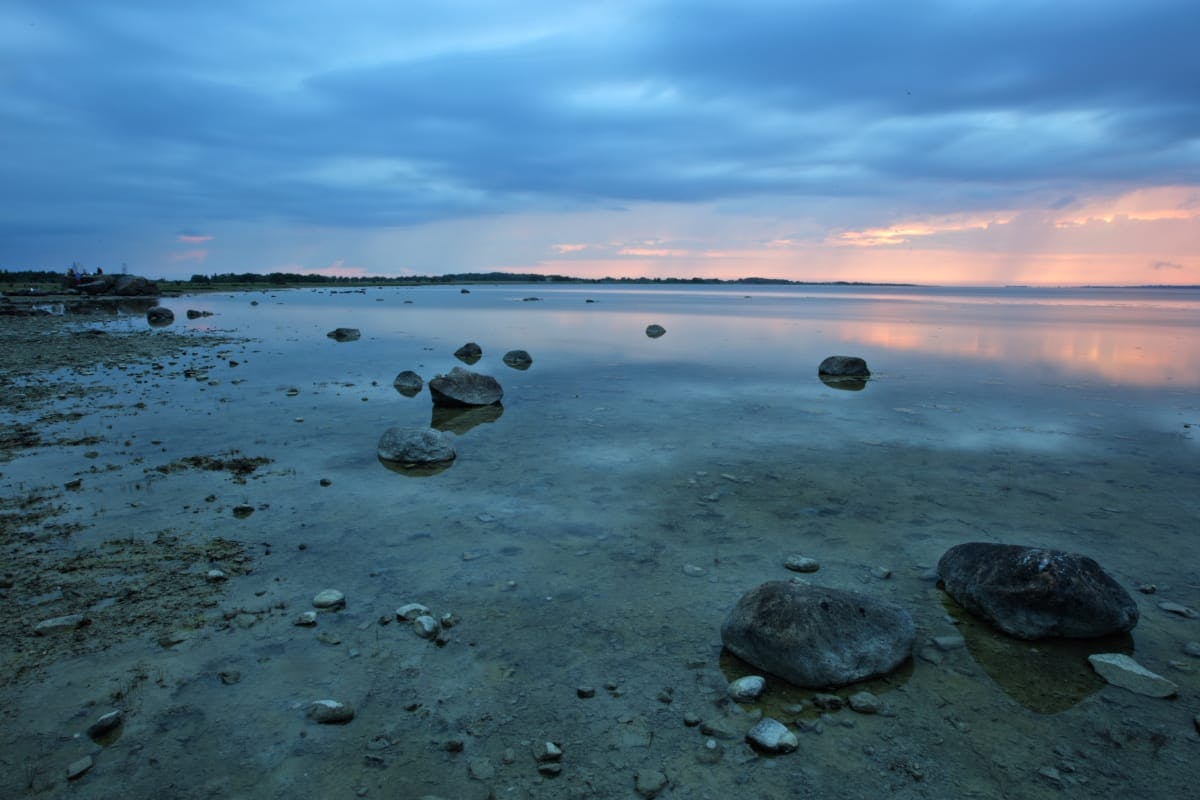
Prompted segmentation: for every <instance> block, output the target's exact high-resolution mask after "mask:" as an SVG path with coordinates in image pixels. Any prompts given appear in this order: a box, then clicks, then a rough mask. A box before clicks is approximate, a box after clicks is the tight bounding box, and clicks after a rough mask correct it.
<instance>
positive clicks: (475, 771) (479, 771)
mask: <svg viewBox="0 0 1200 800" xmlns="http://www.w3.org/2000/svg"><path fill="white" fill-rule="evenodd" d="M467 772H468V773H470V775H471V777H472V778H474V779H475V780H477V781H490V780H491V779H492V778H494V777H496V768H495V767H494V766H492V762H490V761H488V760H487V759H486V758H472V759H468V761H467Z"/></svg>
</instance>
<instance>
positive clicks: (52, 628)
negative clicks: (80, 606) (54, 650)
mask: <svg viewBox="0 0 1200 800" xmlns="http://www.w3.org/2000/svg"><path fill="white" fill-rule="evenodd" d="M89 622H90V620H89V619H88V618H87V617H85V616H84V615H83V614H66V615H64V616H61V617H51V618H50V619H44V620H42V621H41V622H39V623H37V624H35V625H34V626H33V632H34V633H36V634H37V635H38V636H45V635H47V634H51V633H61V632H63V631H73V630H75V629H76V628H82V627H83V626H84V625H87V624H89Z"/></svg>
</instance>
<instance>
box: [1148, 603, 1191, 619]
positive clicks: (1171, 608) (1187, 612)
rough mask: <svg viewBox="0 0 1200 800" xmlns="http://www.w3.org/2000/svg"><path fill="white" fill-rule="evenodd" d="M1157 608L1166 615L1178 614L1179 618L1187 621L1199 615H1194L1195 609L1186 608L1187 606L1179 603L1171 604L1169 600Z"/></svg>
mask: <svg viewBox="0 0 1200 800" xmlns="http://www.w3.org/2000/svg"><path fill="white" fill-rule="evenodd" d="M1158 607H1159V608H1161V609H1162V610H1163V611H1166V612H1167V613H1168V614H1178V615H1179V616H1181V617H1187V618H1188V619H1196V618H1197V617H1200V614H1197V613H1196V609H1194V608H1188V607H1187V606H1185V605H1180V604H1179V603H1172V602H1171V601H1170V600H1164V601H1163V602H1161V603H1159V604H1158Z"/></svg>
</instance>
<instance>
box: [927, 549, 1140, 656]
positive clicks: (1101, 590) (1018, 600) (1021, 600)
mask: <svg viewBox="0 0 1200 800" xmlns="http://www.w3.org/2000/svg"><path fill="white" fill-rule="evenodd" d="M938 574H939V575H940V576H941V578H942V582H943V584H944V585H945V588H946V592H947V593H948V594H949V595H950V596H951V597H953V598H954V599H955V600H956V601H958V603H959V604H961V605H962V606H963V607H964V608H966V609H967V610H968V611H970V612H971V613H973V614H976V615H978V616H980V617H983V618H984V619H986V620H988V621H989V622H991V623H992V624H993V625H995V626H996V627H997V628H999V629H1000V630H1002V631H1004V632H1005V633H1007V634H1009V635H1010V636H1015V637H1017V638H1019V639H1041V638H1046V637H1051V636H1064V637H1070V638H1080V639H1083V638H1091V637H1097V636H1107V635H1108V634H1111V633H1122V632H1125V631H1129V630H1132V629H1133V626H1135V625H1136V624H1137V621H1138V608H1137V604H1136V603H1135V602H1134V600H1133V598H1132V597H1130V596H1129V593H1128V592H1126V591H1125V590H1124V589H1123V588H1122V587H1121V585H1120V584H1118V583H1117V582H1116V581H1115V580H1113V579H1112V577H1110V576H1109V575H1108V573H1106V572H1105V571H1104V570H1103V569H1101V568H1100V565H1099V564H1097V563H1096V562H1095V561H1093V560H1092V559H1090V558H1088V557H1087V556H1084V555H1079V554H1078V553H1067V552H1063V551H1061V550H1047V549H1043V548H1036V547H1022V546H1020V545H1009V544H992V543H989V542H971V543H968V544H960V545H957V546H955V547H952V548H950V549H949V550H947V551H946V553H945V555H943V556H942V558H941V560H940V561H939V562H938Z"/></svg>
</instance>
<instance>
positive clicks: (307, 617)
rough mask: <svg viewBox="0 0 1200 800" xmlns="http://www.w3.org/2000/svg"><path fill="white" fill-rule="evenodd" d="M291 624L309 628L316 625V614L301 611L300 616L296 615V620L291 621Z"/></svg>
mask: <svg viewBox="0 0 1200 800" xmlns="http://www.w3.org/2000/svg"><path fill="white" fill-rule="evenodd" d="M292 624H293V625H300V626H302V627H309V626H312V625H316V624H317V612H315V611H303V612H301V613H300V614H298V615H296V618H295V619H294V620H292Z"/></svg>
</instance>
